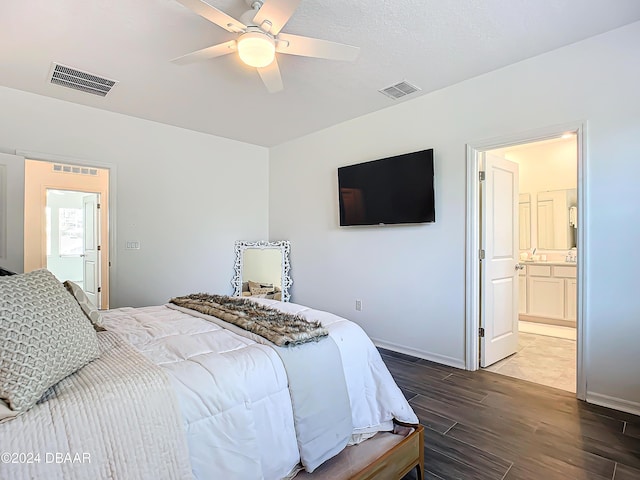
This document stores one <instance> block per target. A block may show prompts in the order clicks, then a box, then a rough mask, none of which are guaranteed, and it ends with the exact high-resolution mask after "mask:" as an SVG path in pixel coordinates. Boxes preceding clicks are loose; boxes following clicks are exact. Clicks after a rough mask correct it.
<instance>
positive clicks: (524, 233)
mask: <svg viewBox="0 0 640 480" xmlns="http://www.w3.org/2000/svg"><path fill="white" fill-rule="evenodd" d="M518 221H519V226H520V235H519V241H520V250H529V249H530V248H531V195H529V194H528V193H521V194H520V200H519V204H518Z"/></svg>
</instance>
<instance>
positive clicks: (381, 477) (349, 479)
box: [294, 425, 424, 480]
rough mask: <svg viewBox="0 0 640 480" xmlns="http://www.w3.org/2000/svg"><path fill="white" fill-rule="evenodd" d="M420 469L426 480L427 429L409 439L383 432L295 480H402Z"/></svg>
mask: <svg viewBox="0 0 640 480" xmlns="http://www.w3.org/2000/svg"><path fill="white" fill-rule="evenodd" d="M414 469H415V470H416V478H417V479H418V480H423V479H424V427H423V426H422V425H419V426H418V427H417V428H415V429H413V431H412V432H411V433H410V434H408V435H407V436H405V437H403V436H402V435H397V434H393V433H390V432H381V433H378V434H376V435H375V436H374V437H372V438H370V439H369V440H367V441H365V442H362V443H360V444H358V445H354V446H351V447H347V448H345V449H344V450H343V451H342V452H340V454H338V455H337V456H335V457H334V458H332V459H331V460H328V461H326V462H325V463H323V464H322V465H321V466H320V467H318V469H316V470H315V471H314V472H313V473H312V474H310V473H307V472H304V471H302V472H300V473H298V475H296V477H295V479H294V480H374V479H375V480H401V479H402V478H403V477H404V476H405V475H406V474H407V473H409V472H411V471H412V470H414Z"/></svg>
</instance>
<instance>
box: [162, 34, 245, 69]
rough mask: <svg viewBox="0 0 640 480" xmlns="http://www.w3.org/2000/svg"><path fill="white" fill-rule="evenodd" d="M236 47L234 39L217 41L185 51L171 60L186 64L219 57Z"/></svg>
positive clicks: (231, 51)
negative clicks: (200, 47) (194, 49)
mask: <svg viewBox="0 0 640 480" xmlns="http://www.w3.org/2000/svg"><path fill="white" fill-rule="evenodd" d="M237 49H238V47H237V45H236V41H235V40H229V41H228V42H224V43H219V44H218V45H214V46H212V47H207V48H203V49H202V50H197V51H195V52H191V53H187V54H186V55H182V56H181V57H177V58H174V59H173V60H171V61H172V62H173V63H177V64H178V65H186V64H187V63H193V62H198V61H200V60H207V59H209V58H215V57H221V56H222V55H226V54H228V53H233V52H235V51H236V50H237Z"/></svg>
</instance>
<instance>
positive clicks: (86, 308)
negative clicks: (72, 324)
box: [63, 280, 104, 332]
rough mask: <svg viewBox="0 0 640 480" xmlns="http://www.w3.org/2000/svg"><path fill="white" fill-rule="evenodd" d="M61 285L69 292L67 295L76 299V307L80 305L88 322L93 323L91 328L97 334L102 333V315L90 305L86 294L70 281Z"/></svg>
mask: <svg viewBox="0 0 640 480" xmlns="http://www.w3.org/2000/svg"><path fill="white" fill-rule="evenodd" d="M63 285H64V286H65V288H66V289H67V290H68V291H69V293H70V294H71V295H73V297H74V298H75V299H76V301H77V302H78V305H80V308H81V309H82V311H83V312H84V314H85V315H86V316H87V318H88V319H89V321H90V322H91V323H93V327H94V328H95V329H96V330H97V331H98V332H100V331H103V330H104V324H103V323H102V315H101V314H100V312H99V311H98V309H97V308H96V307H95V305H94V304H93V303H91V300H89V297H87V294H86V293H84V290H82V288H80V285H78V284H77V283H74V282H72V281H71V280H67V281H66V282H64V283H63Z"/></svg>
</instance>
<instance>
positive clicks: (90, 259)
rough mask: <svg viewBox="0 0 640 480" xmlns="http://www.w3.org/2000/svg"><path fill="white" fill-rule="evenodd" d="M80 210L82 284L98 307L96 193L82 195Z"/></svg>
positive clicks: (97, 207) (98, 239) (98, 224)
mask: <svg viewBox="0 0 640 480" xmlns="http://www.w3.org/2000/svg"><path fill="white" fill-rule="evenodd" d="M82 212H83V214H82V215H83V221H84V238H83V243H84V247H83V250H84V252H83V258H82V260H83V261H82V271H83V277H84V278H83V280H84V284H83V286H84V291H85V293H86V294H87V297H88V298H89V300H90V301H91V303H93V304H94V305H95V306H97V307H100V282H99V278H100V246H99V242H100V221H99V212H100V209H99V206H98V195H97V194H95V193H93V194H90V195H87V196H85V197H82Z"/></svg>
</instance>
